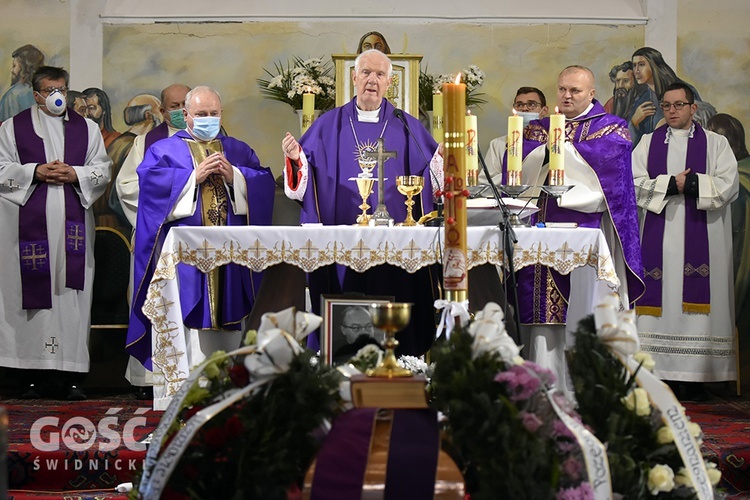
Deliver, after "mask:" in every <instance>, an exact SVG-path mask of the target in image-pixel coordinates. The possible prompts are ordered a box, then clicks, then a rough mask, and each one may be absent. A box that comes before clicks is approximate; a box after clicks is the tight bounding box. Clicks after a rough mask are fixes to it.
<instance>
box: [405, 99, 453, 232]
mask: <svg viewBox="0 0 750 500" xmlns="http://www.w3.org/2000/svg"><path fill="white" fill-rule="evenodd" d="M393 115H394V116H395V117H396V118H398V120H399V121H400V122H401V123H403V124H404V128H405V129H406V132H407V133H408V134H409V138H410V139H411V140H412V141H413V142H414V144H416V145H417V149H418V150H419V153H420V154H421V155H422V158H423V159H424V161H425V163H426V164H427V169H428V170H429V171H430V179H432V184H433V186H432V202H433V203H434V204H435V206H436V207H437V217H436V218H435V219H432V220H430V221H427V223H426V224H425V225H426V226H442V225H443V198H442V197H439V196H435V191H436V190H438V189H440V182H439V180H438V178H437V176H436V175H435V172H433V171H432V168H430V159H428V158H427V155H426V154H424V151H423V150H422V146H420V145H419V141H417V140H416V138H415V137H414V134H412V132H411V128H409V123H408V122H407V121H406V117H405V116H404V111H403V110H402V109H399V108H396V109H394V110H393ZM430 158H432V157H430ZM406 164H407V167H406V168H407V169H408V168H409V167H408V161H407V162H406Z"/></svg>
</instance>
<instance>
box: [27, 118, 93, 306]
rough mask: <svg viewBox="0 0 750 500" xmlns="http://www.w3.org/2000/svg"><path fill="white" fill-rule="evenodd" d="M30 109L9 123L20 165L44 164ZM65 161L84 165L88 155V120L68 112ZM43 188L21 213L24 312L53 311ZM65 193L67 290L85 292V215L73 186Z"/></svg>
mask: <svg viewBox="0 0 750 500" xmlns="http://www.w3.org/2000/svg"><path fill="white" fill-rule="evenodd" d="M32 109H33V108H30V109H27V110H24V111H22V112H20V113H18V114H17V115H16V116H14V117H13V131H14V135H15V140H16V147H17V148H18V157H19V159H20V162H21V163H22V164H27V163H34V164H42V163H47V157H46V155H45V152H44V140H43V139H42V138H41V137H39V136H38V135H37V134H36V132H34V125H33V122H32V119H31V112H32ZM63 127H64V135H65V146H64V147H65V158H64V159H63V161H64V162H65V163H67V164H68V165H84V164H85V163H86V151H87V150H88V127H87V126H86V120H85V119H84V118H83V117H81V116H80V115H78V114H77V113H74V112H71V110H68V111H66V117H65V118H63ZM47 189H48V185H47V183H39V184H37V185H36V187H35V188H34V192H33V193H31V196H30V197H29V199H28V200H27V201H26V203H25V204H24V205H23V206H21V207H20V208H19V212H18V240H19V252H20V264H21V290H22V304H23V308H24V309H49V308H51V307H52V278H51V275H50V272H51V270H50V261H49V240H48V237H47ZM63 189H64V192H65V286H66V287H67V288H72V289H74V290H83V285H84V276H85V268H86V221H85V216H86V210H85V209H84V208H83V205H81V199H80V198H79V196H78V194H77V193H76V191H75V189H74V188H73V186H72V185H71V184H65V185H64V186H63Z"/></svg>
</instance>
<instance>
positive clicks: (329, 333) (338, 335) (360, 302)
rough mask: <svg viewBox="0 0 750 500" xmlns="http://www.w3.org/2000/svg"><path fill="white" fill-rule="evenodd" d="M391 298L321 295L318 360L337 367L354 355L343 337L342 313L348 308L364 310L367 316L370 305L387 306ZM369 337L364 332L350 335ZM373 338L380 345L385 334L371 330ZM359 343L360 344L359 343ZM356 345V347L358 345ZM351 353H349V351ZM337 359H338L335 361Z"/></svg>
mask: <svg viewBox="0 0 750 500" xmlns="http://www.w3.org/2000/svg"><path fill="white" fill-rule="evenodd" d="M393 301H394V297H393V296H384V295H377V296H376V295H322V296H321V299H320V311H321V314H322V316H323V328H322V330H321V332H320V333H321V335H320V337H321V343H320V359H321V360H322V361H323V362H324V363H327V364H329V365H334V366H335V365H337V364H341V363H342V362H344V361H346V360H347V359H349V358H350V357H352V356H354V354H356V350H353V349H354V347H352V348H351V349H349V348H348V347H347V346H348V345H351V344H349V342H348V341H347V339H346V336H345V335H344V331H343V330H344V328H343V327H342V323H343V320H344V313H345V312H347V310H348V309H349V308H352V307H355V308H357V307H359V308H364V309H365V310H368V311H367V314H368V315H369V307H370V304H372V303H378V304H387V303H388V302H393ZM355 334H356V335H357V336H358V337H359V335H369V333H367V332H366V331H365V330H355V331H353V332H352V335H355ZM373 334H374V338H375V339H376V340H379V342H380V343H381V344H382V339H383V338H384V337H385V332H383V331H382V330H379V329H373ZM359 343H361V342H359ZM359 343H357V344H356V345H358V344H359ZM350 350H351V351H353V352H349V351H350ZM337 358H338V359H337Z"/></svg>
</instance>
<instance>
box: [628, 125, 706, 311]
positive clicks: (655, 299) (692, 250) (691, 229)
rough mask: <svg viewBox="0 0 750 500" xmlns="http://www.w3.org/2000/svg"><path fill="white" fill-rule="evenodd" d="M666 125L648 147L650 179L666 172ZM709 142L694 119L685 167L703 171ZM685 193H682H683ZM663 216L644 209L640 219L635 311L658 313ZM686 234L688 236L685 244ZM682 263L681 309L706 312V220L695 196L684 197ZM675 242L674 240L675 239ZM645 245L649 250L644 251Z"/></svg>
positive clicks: (664, 221)
mask: <svg viewBox="0 0 750 500" xmlns="http://www.w3.org/2000/svg"><path fill="white" fill-rule="evenodd" d="M668 128H669V127H667V126H666V125H664V126H662V127H659V128H658V129H656V130H655V131H654V134H653V136H652V137H651V146H650V147H649V151H648V174H649V177H651V178H652V179H653V178H655V177H656V176H658V175H666V174H667V156H668V154H669V144H665V143H664V141H665V139H666V137H667V129H668ZM707 153H708V144H707V139H706V133H705V132H704V131H703V128H701V126H700V125H698V123H695V132H694V133H693V137H691V138H690V139H689V140H688V148H687V159H686V162H685V168H686V169H688V168H689V169H691V173H695V174H705V173H706V163H707ZM682 196H684V195H682ZM665 225H666V217H665V214H664V211H663V210H662V212H661V213H658V214H657V213H654V212H651V211H647V212H646V219H645V221H644V223H643V237H642V239H643V242H642V246H643V248H644V252H643V269H644V274H645V283H646V293H645V294H644V295H643V297H642V298H641V300H640V301H638V306H637V308H636V310H637V312H638V314H644V315H649V316H661V313H662V293H663V290H662V289H663V280H662V274H663V266H662V264H663V260H664V227H665ZM687 238H690V243H689V244H688V242H687ZM685 240H686V241H685V242H683V247H684V249H685V250H684V251H685V264H684V266H683V270H684V275H683V278H682V280H683V281H682V311H683V312H686V313H699V314H708V313H709V312H711V276H710V269H709V251H708V224H707V214H706V211H705V210H698V201H697V200H696V199H695V198H688V197H685ZM675 244H676V243H675ZM645 249H648V251H645Z"/></svg>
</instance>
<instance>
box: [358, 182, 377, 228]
mask: <svg viewBox="0 0 750 500" xmlns="http://www.w3.org/2000/svg"><path fill="white" fill-rule="evenodd" d="M354 180H355V181H357V190H358V191H359V195H360V196H361V197H362V204H361V205H360V206H359V209H360V210H362V213H361V214H359V215H358V216H357V222H356V223H355V224H354V225H355V226H366V225H368V223H369V222H370V214H368V213H367V209H368V208H370V205H368V204H367V198H368V197H369V196H370V195H371V194H372V185H373V184H374V183H375V178H374V177H369V178H368V177H357V178H356V179H354Z"/></svg>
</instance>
